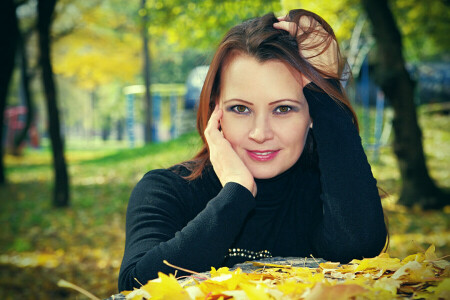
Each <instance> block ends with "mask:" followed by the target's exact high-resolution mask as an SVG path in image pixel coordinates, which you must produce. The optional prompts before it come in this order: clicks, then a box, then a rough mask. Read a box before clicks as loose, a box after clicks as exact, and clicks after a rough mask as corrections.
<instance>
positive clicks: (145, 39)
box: [139, 0, 153, 143]
mask: <svg viewBox="0 0 450 300" xmlns="http://www.w3.org/2000/svg"><path fill="white" fill-rule="evenodd" d="M139 15H140V16H141V17H142V29H141V32H142V58H143V64H142V69H143V70H142V76H143V77H144V86H145V94H144V118H145V120H144V142H145V143H150V142H152V140H153V134H152V124H153V107H152V96H151V92H150V66H151V61H150V53H149V51H150V50H149V46H148V43H149V34H148V26H149V15H150V11H149V10H147V0H141V9H140V10H139Z"/></svg>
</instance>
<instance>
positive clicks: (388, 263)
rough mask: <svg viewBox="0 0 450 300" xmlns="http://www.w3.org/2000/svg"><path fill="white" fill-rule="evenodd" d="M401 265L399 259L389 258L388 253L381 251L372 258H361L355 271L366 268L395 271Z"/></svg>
mask: <svg viewBox="0 0 450 300" xmlns="http://www.w3.org/2000/svg"><path fill="white" fill-rule="evenodd" d="M401 266H402V265H401V263H400V259H398V258H390V257H389V255H387V254H386V253H383V254H382V255H379V256H377V257H374V258H365V259H363V260H361V262H360V264H359V265H358V267H357V268H356V270H355V271H356V272H358V271H365V270H368V269H377V270H389V271H396V270H398V269H399V268H400V267H401Z"/></svg>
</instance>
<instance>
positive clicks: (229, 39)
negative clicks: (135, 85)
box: [183, 9, 358, 180]
mask: <svg viewBox="0 0 450 300" xmlns="http://www.w3.org/2000/svg"><path fill="white" fill-rule="evenodd" d="M303 16H307V17H308V18H309V21H310V22H307V23H309V24H308V25H307V26H303V25H301V24H300V23H299V21H300V18H301V17H303ZM287 20H289V21H291V22H293V23H294V24H300V30H301V32H302V33H301V34H299V35H297V34H295V36H293V35H291V34H289V33H288V32H287V31H285V30H280V29H276V28H274V27H273V24H274V23H276V22H278V19H277V18H276V17H275V15H274V14H273V13H270V14H267V15H265V16H262V17H259V18H254V19H250V20H248V21H245V22H243V23H242V24H239V25H237V26H235V27H233V28H231V30H230V31H229V32H228V33H227V34H226V35H225V37H224V38H223V39H222V41H221V43H220V45H219V48H218V49H217V51H216V53H215V55H214V57H213V59H212V62H211V64H210V66H209V70H208V73H207V75H206V79H205V82H204V84H203V89H202V92H201V94H200V103H199V107H198V113H197V130H198V132H199V134H200V136H201V138H202V140H203V146H202V148H201V150H200V151H199V152H198V153H197V155H196V156H195V157H194V158H193V159H192V160H190V161H189V162H185V163H183V165H185V166H186V167H187V168H189V169H190V170H191V171H192V173H191V174H190V175H189V176H188V177H186V179H188V180H193V179H195V178H197V177H199V176H200V175H201V173H202V171H203V169H204V168H205V166H206V165H208V164H210V161H209V149H208V144H207V141H206V138H205V135H204V131H205V129H206V126H207V123H208V120H209V118H210V116H211V114H212V111H213V110H214V107H215V103H216V101H218V97H219V95H220V76H221V71H222V69H223V67H224V65H225V64H226V61H227V59H229V58H230V57H231V56H232V55H233V54H234V53H236V52H238V53H244V54H246V55H249V56H251V57H254V58H256V59H257V60H258V61H260V62H265V61H268V60H272V59H276V60H280V61H282V62H284V63H287V64H289V65H290V66H292V67H293V68H294V69H296V70H297V71H299V72H300V73H301V74H303V75H304V76H306V77H307V78H309V79H310V80H311V81H313V82H314V83H315V84H316V85H317V87H319V88H320V89H322V90H323V91H325V92H326V93H327V94H329V95H330V96H331V97H332V98H333V99H334V100H335V101H336V102H338V103H339V104H340V105H345V106H346V107H347V108H348V109H349V110H350V111H351V113H352V114H353V120H354V123H355V124H356V126H357V127H358V123H357V118H356V114H355V112H354V111H353V109H352V107H351V105H350V102H349V100H348V97H347V96H346V94H345V91H344V89H343V87H342V86H341V83H340V79H341V78H342V75H343V70H344V60H343V59H342V57H341V54H340V52H339V47H338V46H337V42H336V46H337V54H338V55H337V56H338V72H337V74H336V72H329V71H326V70H324V68H318V67H317V66H313V65H312V64H311V63H310V62H309V61H308V59H311V58H314V57H315V56H320V54H322V53H323V52H324V51H325V50H327V49H328V47H329V46H330V44H331V43H332V42H334V41H336V36H335V35H334V32H333V29H332V28H331V27H330V25H328V23H327V22H325V20H323V19H322V18H321V17H320V16H318V15H316V14H314V13H312V12H310V11H306V10H303V9H296V10H291V11H290V12H289V14H288V16H287ZM310 35H314V38H312V39H308V37H309V36H310ZM306 39H308V43H303V44H302V42H304V41H305V40H306ZM311 40H312V41H313V42H310V41H311ZM299 45H300V49H299ZM314 49H318V51H315V52H314V53H315V55H314V57H303V56H302V55H300V53H301V51H303V50H305V53H306V52H308V51H309V52H308V53H311V51H310V50H314ZM299 50H300V52H299ZM327 79H336V80H335V82H338V84H337V85H334V84H332V83H331V82H330V81H329V80H327ZM308 139H309V140H310V141H311V140H312V139H311V138H310V137H309V135H308ZM306 143H307V144H309V143H311V142H309V141H308V140H307V142H306ZM311 147H312V146H311ZM306 148H307V146H305V149H306Z"/></svg>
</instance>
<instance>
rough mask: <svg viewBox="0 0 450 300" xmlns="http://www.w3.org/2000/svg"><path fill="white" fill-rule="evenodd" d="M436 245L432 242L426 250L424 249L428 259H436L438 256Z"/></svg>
mask: <svg viewBox="0 0 450 300" xmlns="http://www.w3.org/2000/svg"><path fill="white" fill-rule="evenodd" d="M435 251H436V247H435V246H434V244H432V245H431V246H430V247H429V248H428V249H427V251H425V258H426V260H428V261H432V260H437V259H438V257H437V256H436V253H435Z"/></svg>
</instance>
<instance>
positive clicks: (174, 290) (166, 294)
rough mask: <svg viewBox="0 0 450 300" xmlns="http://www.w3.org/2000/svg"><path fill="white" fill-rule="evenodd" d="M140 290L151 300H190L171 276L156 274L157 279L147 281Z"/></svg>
mask: <svg viewBox="0 0 450 300" xmlns="http://www.w3.org/2000/svg"><path fill="white" fill-rule="evenodd" d="M141 289H142V290H144V291H146V292H148V293H149V294H150V295H151V299H174V300H175V299H180V300H184V299H186V300H190V299H191V298H190V297H189V294H188V293H187V292H186V290H184V289H183V288H182V287H181V285H180V284H179V283H178V281H177V280H176V278H175V276H173V275H172V274H170V275H169V276H167V275H165V274H163V273H158V279H155V280H151V281H149V282H148V283H147V284H146V285H144V286H143V287H141Z"/></svg>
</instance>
